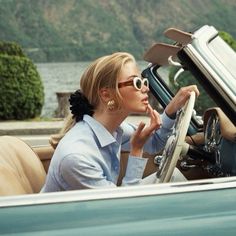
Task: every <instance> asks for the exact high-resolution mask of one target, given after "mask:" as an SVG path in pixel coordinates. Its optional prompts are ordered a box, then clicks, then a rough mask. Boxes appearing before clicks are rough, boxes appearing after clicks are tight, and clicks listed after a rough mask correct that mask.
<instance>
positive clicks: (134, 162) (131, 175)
mask: <svg viewBox="0 0 236 236" xmlns="http://www.w3.org/2000/svg"><path fill="white" fill-rule="evenodd" d="M146 164H147V158H142V157H135V156H131V155H130V156H129V159H128V164H127V168H126V174H125V178H126V179H127V180H128V179H129V180H131V179H142V177H143V172H144V169H145V167H146Z"/></svg>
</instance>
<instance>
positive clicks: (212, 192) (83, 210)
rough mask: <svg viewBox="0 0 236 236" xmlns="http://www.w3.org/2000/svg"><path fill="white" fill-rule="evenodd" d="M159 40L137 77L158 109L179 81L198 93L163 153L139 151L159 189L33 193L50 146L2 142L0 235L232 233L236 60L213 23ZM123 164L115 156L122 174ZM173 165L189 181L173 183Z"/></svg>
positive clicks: (9, 138) (6, 138)
mask: <svg viewBox="0 0 236 236" xmlns="http://www.w3.org/2000/svg"><path fill="white" fill-rule="evenodd" d="M164 34H165V35H166V37H168V38H169V40H170V41H172V42H173V43H170V44H166V43H156V44H154V45H152V46H151V47H150V49H148V50H147V52H146V53H145V55H144V60H146V61H147V62H148V63H147V67H146V68H145V69H144V70H143V71H142V76H143V77H146V78H148V80H149V82H150V88H151V93H152V96H153V98H154V100H155V102H157V107H158V109H160V110H161V109H163V108H165V106H166V105H167V104H168V102H169V101H170V99H171V98H172V96H173V95H174V92H175V91H176V90H177V89H178V86H180V85H182V84H185V85H187V84H188V83H191V84H193V83H194V84H198V86H199V89H200V91H201V95H200V96H199V97H198V98H197V99H195V96H194V94H191V96H190V98H189V101H188V102H187V103H186V104H185V106H184V108H183V109H182V110H180V111H179V112H178V114H177V116H176V122H175V125H174V129H173V132H172V134H171V135H170V136H169V138H168V141H167V143H166V146H165V148H164V150H163V152H162V153H157V154H156V155H155V156H150V155H148V154H145V155H146V157H147V158H148V164H147V167H146V170H145V173H144V176H147V175H149V174H150V173H155V175H156V183H155V184H150V185H142V186H132V187H118V188H114V189H96V190H79V191H67V192H57V193H45V194H39V191H40V189H41V187H42V185H43V183H44V181H45V176H46V173H47V170H48V166H49V163H50V159H51V156H52V153H53V148H52V147H51V146H50V145H47V146H30V145H28V144H26V142H25V141H24V140H21V139H19V138H16V137H12V136H1V137H0V181H1V184H0V195H1V197H0V234H2V235H95V234H96V235H97V236H98V235H103V236H105V235H136V236H137V235H181V236H184V235H187V236H189V235H235V234H236V225H235V222H236V176H235V175H236V66H235V62H236V53H235V52H234V50H233V49H231V47H230V46H228V45H227V44H226V43H225V41H224V40H223V39H222V38H221V37H220V36H219V33H218V31H217V30H216V29H215V28H214V27H213V26H208V25H205V26H203V27H201V28H199V29H197V30H196V31H194V32H183V31H181V30H178V29H175V28H169V29H167V30H166V31H165V32H164ZM167 67H170V69H169V70H170V71H171V73H172V77H171V76H170V77H168V76H166V74H162V69H163V68H164V69H166V68H167ZM181 72H182V73H181ZM126 161H127V153H122V158H121V167H122V168H121V173H120V176H122V175H123V174H124V170H125V166H126ZM176 167H177V168H178V169H179V170H180V171H181V172H182V173H183V175H184V176H185V177H186V178H187V181H185V182H170V178H171V175H172V173H173V171H174V168H176ZM118 184H119V183H118Z"/></svg>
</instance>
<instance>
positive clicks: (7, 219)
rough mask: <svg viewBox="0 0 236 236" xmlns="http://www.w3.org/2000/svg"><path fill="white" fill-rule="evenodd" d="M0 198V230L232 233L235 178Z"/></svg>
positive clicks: (34, 232) (235, 207)
mask: <svg viewBox="0 0 236 236" xmlns="http://www.w3.org/2000/svg"><path fill="white" fill-rule="evenodd" d="M225 181H226V180H225V178H223V179H221V180H219V179H218V180H217V181H216V182H215V183H214V181H208V182H206V181H198V182H197V181H196V182H193V181H191V183H184V184H179V183H178V184H161V185H150V186H141V187H128V188H117V189H114V190H112V191H111V190H108V189H107V190H84V191H73V192H66V193H49V194H44V195H41V196H40V195H37V196H34V195H28V196H19V197H7V199H4V197H3V199H1V201H0V204H1V209H0V218H1V221H0V232H1V234H2V235H103V236H104V235H186V236H187V235H188V236H189V235H235V232H236V226H235V219H236V204H235V199H236V178H234V177H230V178H228V179H227V181H226V182H225Z"/></svg>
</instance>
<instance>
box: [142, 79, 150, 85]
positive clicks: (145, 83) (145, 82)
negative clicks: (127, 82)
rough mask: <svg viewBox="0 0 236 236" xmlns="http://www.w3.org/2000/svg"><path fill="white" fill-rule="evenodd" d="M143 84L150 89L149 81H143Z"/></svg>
mask: <svg viewBox="0 0 236 236" xmlns="http://www.w3.org/2000/svg"><path fill="white" fill-rule="evenodd" d="M143 84H144V85H145V86H146V87H148V86H149V83H148V80H147V79H143Z"/></svg>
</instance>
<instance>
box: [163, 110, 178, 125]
mask: <svg viewBox="0 0 236 236" xmlns="http://www.w3.org/2000/svg"><path fill="white" fill-rule="evenodd" d="M161 119H162V128H165V129H171V128H172V127H173V124H174V123H175V119H174V120H173V119H171V118H170V117H169V116H168V115H167V114H166V112H165V111H164V112H163V113H162V115H161Z"/></svg>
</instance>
